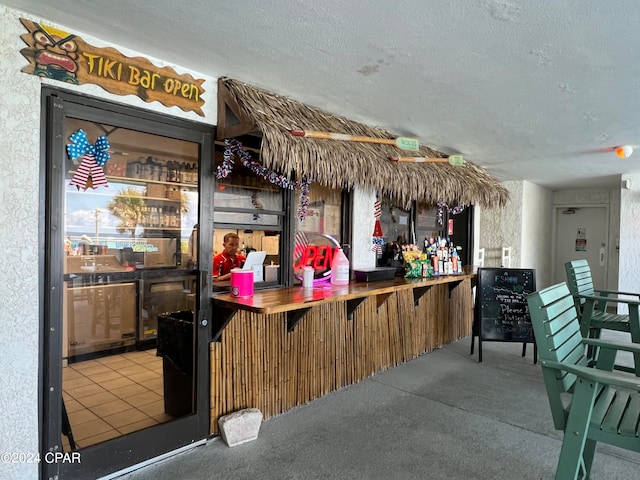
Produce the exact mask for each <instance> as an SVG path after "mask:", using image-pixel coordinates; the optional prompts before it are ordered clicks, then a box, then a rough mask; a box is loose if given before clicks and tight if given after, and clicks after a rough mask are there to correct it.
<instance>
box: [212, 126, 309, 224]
mask: <svg viewBox="0 0 640 480" xmlns="http://www.w3.org/2000/svg"><path fill="white" fill-rule="evenodd" d="M224 144H225V147H224V159H223V161H222V165H220V166H218V168H217V169H216V177H217V178H226V177H228V176H229V174H230V173H231V172H232V171H233V165H234V161H233V157H234V156H238V157H239V158H240V161H241V162H242V164H243V165H244V166H245V167H247V168H248V169H249V170H251V171H252V172H253V173H255V174H256V175H260V176H261V177H262V178H264V179H265V180H267V181H269V182H271V183H273V184H274V185H277V186H279V187H280V188H286V189H287V190H294V189H295V190H300V205H299V206H298V218H300V221H303V220H304V219H305V217H306V216H307V210H308V209H309V186H310V184H311V180H309V179H307V178H306V177H303V178H302V180H301V181H299V182H298V181H295V180H291V179H289V178H287V177H285V176H284V175H280V174H279V173H277V172H274V171H273V170H271V169H269V168H267V167H265V166H264V165H262V164H260V163H258V162H255V161H253V160H252V159H251V153H250V152H247V151H245V150H244V148H242V143H240V142H239V141H238V140H236V139H235V138H226V139H225V140H224Z"/></svg>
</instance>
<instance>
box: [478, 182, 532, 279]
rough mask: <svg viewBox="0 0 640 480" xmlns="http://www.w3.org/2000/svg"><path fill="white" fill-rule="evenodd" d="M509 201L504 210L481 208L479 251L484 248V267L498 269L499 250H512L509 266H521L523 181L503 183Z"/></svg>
mask: <svg viewBox="0 0 640 480" xmlns="http://www.w3.org/2000/svg"><path fill="white" fill-rule="evenodd" d="M503 185H504V187H505V188H506V189H507V190H509V202H507V205H506V206H505V207H503V208H487V209H482V216H481V220H480V238H479V241H478V248H484V249H485V257H484V266H485V267H487V268H494V267H499V266H500V262H501V260H502V247H511V267H512V268H517V267H519V266H520V259H521V254H522V252H521V241H522V228H523V221H524V215H523V209H524V182H521V181H518V182H504V183H503Z"/></svg>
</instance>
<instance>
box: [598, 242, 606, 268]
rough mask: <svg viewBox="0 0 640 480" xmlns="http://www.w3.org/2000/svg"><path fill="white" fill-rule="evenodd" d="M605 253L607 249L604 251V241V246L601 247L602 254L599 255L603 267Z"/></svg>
mask: <svg viewBox="0 0 640 480" xmlns="http://www.w3.org/2000/svg"><path fill="white" fill-rule="evenodd" d="M604 255H605V251H604V243H603V244H602V246H601V247H600V256H599V263H600V266H601V267H604V258H605V257H604Z"/></svg>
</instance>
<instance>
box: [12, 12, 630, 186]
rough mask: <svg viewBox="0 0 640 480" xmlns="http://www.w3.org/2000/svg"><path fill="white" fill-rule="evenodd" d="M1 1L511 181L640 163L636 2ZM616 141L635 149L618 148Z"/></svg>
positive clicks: (574, 176) (613, 175) (596, 177)
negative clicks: (410, 140) (618, 151)
mask: <svg viewBox="0 0 640 480" xmlns="http://www.w3.org/2000/svg"><path fill="white" fill-rule="evenodd" d="M0 3H2V4H4V5H7V6H9V7H14V8H16V9H18V10H19V11H23V12H26V13H29V14H32V15H33V16H34V17H33V18H34V19H36V20H37V19H45V20H49V21H51V22H55V23H58V24H60V25H61V26H63V27H67V28H68V29H69V30H70V31H74V32H78V33H80V34H82V33H85V34H91V35H93V36H95V37H97V38H99V39H101V40H104V41H107V42H112V43H113V44H114V45H115V46H121V47H126V48H129V49H132V50H135V51H138V52H140V53H141V54H144V55H149V56H153V57H157V58H161V59H163V60H165V61H167V62H171V63H174V64H177V65H180V66H183V67H186V68H189V69H192V70H195V71H197V72H200V73H203V74H206V75H210V76H213V77H219V76H228V77H231V78H235V79H238V80H242V81H244V82H247V83H250V84H252V85H255V86H257V87H260V88H264V89H267V90H270V91H273V92H275V93H279V94H282V95H286V96H289V97H291V98H293V99H295V100H298V101H301V102H304V103H307V104H309V105H312V106H316V107H319V108H321V109H323V110H326V111H329V112H332V113H335V114H338V115H344V116H346V117H348V118H350V119H352V120H354V121H358V122H362V123H366V124H369V125H371V126H376V127H381V128H384V129H386V130H389V131H391V132H393V133H395V134H398V135H402V136H412V137H416V138H418V139H419V140H420V142H421V143H422V144H425V145H428V146H431V147H434V148H436V149H439V150H442V151H445V152H449V153H461V154H462V155H464V157H465V158H466V159H467V160H470V161H472V162H474V163H476V164H478V165H480V166H482V167H485V168H486V169H487V170H488V171H489V172H490V173H492V174H493V175H494V176H495V177H497V178H498V179H500V180H523V179H524V180H530V181H532V182H534V183H537V184H539V185H542V186H545V187H548V188H550V189H553V190H556V189H566V188H590V187H615V186H618V185H619V176H618V175H619V174H621V173H627V172H638V171H640V125H639V124H638V120H639V119H640V94H639V92H640V64H639V63H638V59H640V55H639V53H640V45H639V44H640V40H639V37H638V30H639V29H640V8H638V3H637V1H636V0H617V1H615V2H604V1H602V0H582V1H580V2H576V1H569V0H527V1H515V0H513V1H494V0H450V1H442V0H394V1H392V2H390V1H382V0H371V1H350V2H345V1H341V0H324V1H318V0H288V1H276V0H262V1H248V0H246V1H235V2H232V1H220V0H191V1H184V2H175V1H173V0H171V1H170V0H153V1H146V2H145V1H138V2H122V1H112V2H107V1H102V2H98V1H95V0H56V1H55V2H51V1H44V0H0ZM125 5H126V6H125ZM621 144H631V145H636V144H638V151H637V152H636V153H635V154H633V155H632V156H631V157H630V158H628V159H625V160H622V159H618V158H617V157H616V156H615V154H614V153H613V151H612V149H613V147H614V146H616V145H621Z"/></svg>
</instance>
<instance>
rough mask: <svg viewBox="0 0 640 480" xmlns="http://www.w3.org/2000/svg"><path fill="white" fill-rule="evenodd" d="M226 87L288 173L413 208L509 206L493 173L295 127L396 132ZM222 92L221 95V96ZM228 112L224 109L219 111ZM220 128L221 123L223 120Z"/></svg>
mask: <svg viewBox="0 0 640 480" xmlns="http://www.w3.org/2000/svg"><path fill="white" fill-rule="evenodd" d="M219 88H220V89H226V90H227V92H225V95H227V96H230V97H232V99H233V101H235V102H236V103H237V105H238V107H239V108H240V110H241V112H240V114H241V116H244V117H246V118H248V119H250V121H251V122H253V123H254V124H255V126H256V127H257V128H258V129H259V130H260V132H262V145H261V152H260V156H261V161H262V163H263V164H264V165H265V166H267V167H269V168H272V169H274V170H276V171H279V172H280V173H287V172H291V171H295V172H296V173H297V174H298V175H306V176H307V177H308V178H311V179H312V180H313V181H316V182H318V183H320V184H322V185H325V186H327V187H330V188H346V189H348V190H350V189H352V188H353V187H354V186H358V187H361V188H363V189H368V190H373V191H377V192H379V193H380V194H381V195H382V196H383V197H384V198H388V199H390V200H392V201H395V202H397V204H398V205H399V206H407V205H408V204H409V203H410V202H411V200H417V201H418V202H419V203H425V204H428V205H435V204H436V203H437V202H438V201H443V202H445V203H446V204H448V205H450V206H456V205H460V204H465V205H470V204H477V205H481V206H486V207H494V206H504V205H505V204H506V202H507V200H508V198H509V194H508V191H507V190H506V189H505V188H504V187H503V186H502V185H501V184H500V183H499V182H498V181H497V180H496V179H494V178H493V177H491V176H490V175H489V174H488V173H487V172H486V171H484V170H483V169H481V168H480V167H477V166H476V165H473V164H471V163H466V164H465V165H464V166H458V167H453V166H450V165H449V164H447V163H399V162H392V161H390V160H389V157H394V156H398V154H399V153H400V154H402V155H406V156H423V157H446V155H444V154H443V153H442V152H438V151H436V150H433V149H431V148H428V147H424V146H421V147H420V151H419V152H411V153H408V152H403V151H400V150H398V149H397V148H395V147H394V146H391V145H380V144H370V143H356V142H343V141H336V140H323V139H313V138H308V137H294V136H292V135H291V133H290V131H291V130H294V129H302V130H317V131H325V132H335V133H346V134H350V135H362V136H368V137H376V138H385V139H395V138H396V136H395V135H392V134H391V133H390V132H388V131H386V130H383V129H380V128H375V127H370V126H367V125H363V124H361V123H357V122H353V121H351V120H348V119H346V118H344V117H340V116H337V115H333V114H330V113H327V112H325V111H323V110H320V109H318V108H314V107H310V106H307V105H304V104H303V103H300V102H296V101H294V100H291V99H289V98H287V97H284V96H281V95H277V94H274V93H271V92H268V91H265V90H261V89H258V88H256V87H253V86H251V85H247V84H245V83H242V82H240V81H237V80H233V79H230V78H221V79H220V80H219ZM219 94H220V93H219ZM220 114H223V115H224V114H225V113H224V111H223V112H220V104H219V113H218V115H220ZM219 123H220V121H219Z"/></svg>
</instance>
